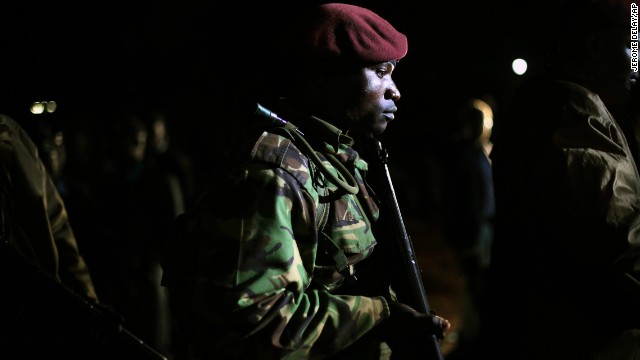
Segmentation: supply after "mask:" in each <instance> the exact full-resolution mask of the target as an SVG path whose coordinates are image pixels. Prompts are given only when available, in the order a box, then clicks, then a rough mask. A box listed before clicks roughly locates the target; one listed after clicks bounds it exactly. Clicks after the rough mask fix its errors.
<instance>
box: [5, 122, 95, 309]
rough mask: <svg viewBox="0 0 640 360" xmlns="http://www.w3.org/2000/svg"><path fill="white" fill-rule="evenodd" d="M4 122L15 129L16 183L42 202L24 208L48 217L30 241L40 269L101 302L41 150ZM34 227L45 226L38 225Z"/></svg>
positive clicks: (18, 129)
mask: <svg viewBox="0 0 640 360" xmlns="http://www.w3.org/2000/svg"><path fill="white" fill-rule="evenodd" d="M2 120H3V121H4V122H5V123H7V124H8V125H9V126H10V127H11V130H12V132H13V136H14V146H15V157H16V158H15V160H16V162H17V167H18V168H19V169H20V170H19V171H17V172H15V173H14V175H15V176H16V179H15V180H16V181H21V182H23V184H22V186H23V187H22V189H27V190H25V192H28V193H29V194H32V195H33V196H32V197H33V198H34V199H38V200H37V201H36V203H35V204H34V203H32V202H31V201H30V202H29V205H25V204H23V206H25V207H29V211H31V212H32V216H35V215H36V214H38V215H39V214H42V215H43V217H46V219H45V220H44V221H45V224H46V225H47V226H34V228H37V229H38V230H34V232H33V234H36V235H34V236H33V238H31V239H30V241H31V242H33V243H34V245H32V246H33V247H34V248H35V249H34V250H35V252H36V253H37V254H38V256H39V258H38V262H39V264H40V266H41V267H42V268H43V269H44V270H45V271H47V272H48V273H50V274H51V275H53V276H54V277H59V279H60V281H61V282H62V283H63V284H64V285H66V286H67V287H69V288H70V289H72V290H73V291H75V292H77V293H78V294H79V295H82V296H84V297H86V298H87V299H90V300H93V301H98V296H97V295H96V291H95V288H94V284H93V281H92V279H91V275H90V273H89V269H88V267H87V264H86V263H85V261H84V258H83V257H82V255H81V254H80V252H79V250H78V243H77V240H76V237H75V235H74V232H73V230H72V227H71V224H70V223H69V217H68V214H67V210H66V207H65V204H64V202H63V199H62V197H61V196H60V193H59V192H58V190H57V188H56V186H55V184H54V183H53V180H52V179H51V177H50V176H49V174H48V172H47V169H46V168H45V166H44V164H43V162H42V160H41V158H40V157H39V155H38V151H37V146H36V145H35V144H34V143H33V141H32V140H31V138H30V137H29V135H28V134H27V132H26V131H25V130H24V129H23V128H22V127H20V126H19V125H18V124H17V123H16V122H15V121H13V120H12V119H10V118H7V117H3V118H2ZM16 196H20V195H16ZM45 212H46V214H45ZM33 224H42V223H41V222H36V221H34V222H33ZM46 227H49V228H50V229H46ZM31 230H32V229H29V231H31ZM36 243H37V245H35V244H36Z"/></svg>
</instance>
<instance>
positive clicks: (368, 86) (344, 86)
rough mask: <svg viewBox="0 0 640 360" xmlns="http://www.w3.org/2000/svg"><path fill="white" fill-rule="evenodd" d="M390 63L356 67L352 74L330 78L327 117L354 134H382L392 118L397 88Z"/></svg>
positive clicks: (392, 66) (326, 104) (393, 67)
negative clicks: (356, 70)
mask: <svg viewBox="0 0 640 360" xmlns="http://www.w3.org/2000/svg"><path fill="white" fill-rule="evenodd" d="M394 69H395V65H394V63H392V62H384V63H381V64H377V65H374V66H370V67H365V68H362V69H359V70H358V72H356V73H355V74H353V75H348V76H339V77H333V78H331V79H329V82H328V88H327V89H326V90H327V96H326V98H325V101H326V103H325V106H326V108H327V109H330V110H329V112H330V113H329V114H327V116H329V118H328V119H331V120H334V119H335V121H337V122H338V123H337V124H336V125H337V126H339V127H341V128H343V129H344V130H349V131H353V132H356V133H364V134H367V133H373V134H381V133H382V132H384V130H385V129H386V127H387V123H388V122H389V121H391V120H393V119H394V113H395V112H396V110H397V107H396V104H395V103H396V101H398V100H400V91H399V90H398V88H397V87H396V84H395V83H394V81H393V79H392V78H391V74H392V73H393V70H394Z"/></svg>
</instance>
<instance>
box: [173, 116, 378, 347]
mask: <svg viewBox="0 0 640 360" xmlns="http://www.w3.org/2000/svg"><path fill="white" fill-rule="evenodd" d="M320 122H321V121H320ZM284 135H286V134H277V133H273V132H266V131H265V132H263V133H261V134H259V135H258V139H257V141H256V140H255V137H254V138H253V140H251V141H250V142H249V143H247V144H245V146H241V147H238V148H235V150H236V153H237V154H240V158H241V159H242V160H238V161H237V162H235V163H236V164H239V165H238V166H236V167H235V168H234V169H233V170H232V171H231V172H230V176H229V177H228V178H227V179H226V180H224V182H223V183H216V184H214V186H213V191H211V192H210V193H208V194H207V195H205V196H204V197H202V198H201V200H200V202H199V204H198V205H197V206H196V207H195V209H193V210H192V211H190V212H188V213H187V214H185V216H183V217H182V218H181V219H180V221H179V223H180V227H181V229H182V230H183V235H184V236H183V237H182V240H183V241H186V242H187V243H189V244H190V245H189V246H187V248H189V249H190V250H189V251H187V252H184V251H182V252H181V251H180V250H175V249H174V250H175V251H174V250H171V252H170V254H169V256H170V257H169V259H168V261H167V263H166V264H165V266H164V270H165V277H164V279H163V283H164V284H165V285H166V286H167V287H168V288H169V290H170V291H172V293H171V298H172V299H174V302H175V304H176V307H174V311H176V314H177V315H178V318H179V319H183V320H184V319H187V322H186V323H183V325H186V326H187V329H188V330H187V331H188V336H189V337H190V338H191V339H192V340H193V344H192V345H193V346H194V349H195V352H196V353H197V354H198V355H199V357H198V358H203V359H209V358H221V357H222V358H243V359H244V358H247V359H248V358H260V359H271V358H283V359H284V358H286V359H306V358H322V357H325V356H327V355H330V354H333V353H335V352H337V351H339V350H341V349H344V348H345V347H347V346H349V345H350V344H352V343H353V342H354V341H355V340H357V339H359V338H360V337H361V336H362V335H364V334H365V333H367V332H368V331H370V330H371V329H372V328H373V327H375V326H376V325H377V324H378V323H380V322H381V320H382V319H383V318H385V317H387V316H388V315H389V309H388V305H387V302H386V300H385V299H384V298H383V297H366V296H359V295H338V294H337V293H336V291H335V290H336V289H339V288H340V286H341V284H342V282H343V281H344V276H342V275H341V274H340V273H338V272H337V271H336V264H335V262H333V260H332V257H331V256H330V255H328V254H330V253H331V251H332V250H331V247H332V246H333V245H331V244H335V247H337V248H339V249H341V250H342V251H343V252H344V254H345V255H346V257H347V259H348V262H349V264H355V263H357V262H359V261H360V260H362V259H364V258H366V257H368V256H369V255H370V254H371V252H372V250H373V248H374V246H375V244H376V240H375V238H374V236H373V234H372V231H371V223H370V221H371V220H375V219H377V217H378V207H377V205H376V203H375V201H373V199H372V198H371V196H369V192H368V191H367V187H366V185H365V183H364V181H363V174H364V173H366V170H367V163H366V162H365V161H364V160H363V159H361V158H360V157H359V155H358V153H357V152H355V151H354V150H353V149H352V148H351V147H350V146H351V142H352V140H350V138H349V137H348V136H344V135H342V136H334V137H332V138H334V139H340V140H337V141H334V143H333V144H331V143H324V144H323V146H324V147H325V148H324V149H322V152H316V154H317V155H318V157H319V158H320V159H321V160H322V161H323V163H324V164H325V166H327V168H328V169H329V171H331V172H333V173H334V174H337V172H336V169H335V168H334V167H332V166H331V165H330V163H329V162H327V158H326V157H325V155H323V154H327V153H329V154H334V155H335V157H336V158H338V159H339V160H340V162H341V163H342V164H344V165H345V167H346V168H347V169H349V171H350V172H351V173H352V175H353V176H354V178H355V179H356V181H357V183H358V188H359V191H358V194H357V195H351V194H348V193H346V192H342V191H340V190H339V189H338V188H337V187H336V186H335V185H334V184H332V183H330V182H328V181H327V180H326V179H325V177H324V176H323V174H321V173H320V171H318V168H317V166H316V165H315V164H314V163H313V162H311V161H309V158H308V157H307V156H305V155H304V154H303V153H302V152H301V151H300V149H299V147H298V146H297V145H299V144H296V143H295V142H294V141H292V140H291V139H290V138H288V137H287V136H284ZM319 201H322V202H328V204H329V206H328V207H326V211H329V216H328V218H327V219H326V221H322V219H320V218H319V217H320V215H319V214H318V209H319V208H322V207H321V206H319ZM318 227H321V228H323V229H324V231H323V233H324V234H326V235H328V238H330V239H331V244H328V245H327V241H328V240H323V239H322V237H321V236H319V235H318V234H319V231H318V230H319V229H318ZM323 241H324V243H323ZM183 249H184V248H183ZM171 258H173V260H174V261H173V262H172V261H171ZM176 259H177V261H175V260H176ZM192 259H195V260H192ZM172 263H173V265H172ZM176 264H178V266H177V267H176ZM179 264H182V265H184V264H191V265H192V266H191V267H189V268H188V269H187V268H185V267H184V266H183V267H182V268H180V265H179ZM187 294H189V295H187ZM185 295H186V296H185Z"/></svg>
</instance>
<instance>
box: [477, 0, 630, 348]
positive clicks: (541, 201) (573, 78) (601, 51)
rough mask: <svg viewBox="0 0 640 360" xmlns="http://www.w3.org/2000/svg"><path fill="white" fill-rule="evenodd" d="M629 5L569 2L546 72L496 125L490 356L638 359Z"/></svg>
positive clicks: (602, 0) (616, 0)
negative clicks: (629, 107)
mask: <svg viewBox="0 0 640 360" xmlns="http://www.w3.org/2000/svg"><path fill="white" fill-rule="evenodd" d="M631 6H632V5H631V2H629V1H620V0H612V1H606V0H592V1H587V0H567V1H563V2H562V3H561V4H560V7H559V10H558V12H557V15H558V18H557V25H558V28H557V31H555V32H554V34H555V35H557V36H555V37H554V38H553V39H552V40H551V41H550V43H549V44H550V50H549V52H548V54H547V55H548V57H546V58H545V60H546V61H545V65H546V71H545V72H544V73H543V74H540V75H538V76H534V77H532V78H529V79H527V80H526V81H525V82H524V83H523V84H522V85H521V86H520V88H519V89H518V90H517V92H516V93H515V94H514V96H513V98H512V100H511V103H510V106H509V109H508V113H507V114H506V116H505V117H503V118H502V119H501V122H499V123H497V124H496V127H495V132H494V135H495V136H494V139H493V142H494V148H493V151H492V156H491V158H492V166H493V174H494V185H495V196H496V224H495V236H494V243H493V247H492V257H491V267H490V270H489V271H490V277H489V280H488V283H487V284H488V285H487V296H486V302H485V309H484V310H483V314H485V315H486V316H490V317H491V318H490V319H491V321H489V320H488V318H487V317H486V316H485V317H484V318H483V319H484V321H483V327H482V329H481V332H480V333H481V336H482V337H483V339H482V341H481V343H482V344H483V351H482V354H483V355H484V356H488V357H497V358H510V359H587V360H589V359H608V360H611V359H627V360H628V359H640V330H639V329H640V308H639V307H638V304H639V302H638V301H640V276H639V274H638V269H640V258H639V257H638V256H639V251H640V177H639V176H638V169H637V166H636V160H637V159H634V156H633V154H632V151H631V150H630V147H629V141H630V140H631V138H630V136H632V134H629V133H628V132H627V133H625V131H624V130H623V129H624V127H623V124H624V122H625V121H626V118H627V115H625V110H624V109H625V107H626V106H627V105H626V104H627V103H628V101H629V94H630V88H631V83H632V82H633V81H632V80H633V79H632V78H633V77H635V76H636V75H637V73H634V72H633V71H632V69H631V60H630V51H629V47H630V34H631V31H630V19H631ZM636 106H637V104H636ZM505 322H511V323H512V328H510V329H509V330H505V329H504V326H503V324H504V323H505Z"/></svg>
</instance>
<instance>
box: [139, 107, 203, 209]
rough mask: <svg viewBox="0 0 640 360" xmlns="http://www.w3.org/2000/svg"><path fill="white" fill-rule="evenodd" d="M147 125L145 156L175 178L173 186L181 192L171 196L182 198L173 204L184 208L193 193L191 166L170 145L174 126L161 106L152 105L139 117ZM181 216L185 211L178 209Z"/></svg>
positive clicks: (186, 159)
mask: <svg viewBox="0 0 640 360" xmlns="http://www.w3.org/2000/svg"><path fill="white" fill-rule="evenodd" d="M141 116H142V117H143V120H144V122H145V124H146V126H147V130H148V137H149V138H148V141H147V156H148V157H149V159H150V161H153V162H154V163H155V166H157V167H158V168H159V169H161V170H162V171H165V172H166V173H167V174H170V175H172V176H174V177H175V180H176V181H177V183H176V185H175V186H179V188H180V189H178V190H176V191H175V192H174V194H176V195H181V196H182V197H183V198H182V199H176V200H175V202H176V203H181V204H184V206H187V204H189V203H190V202H191V200H193V199H192V198H193V196H194V194H193V193H194V191H195V179H194V164H193V161H192V160H191V158H190V157H189V156H188V155H187V154H186V153H185V152H183V151H182V150H181V149H180V148H178V147H176V144H175V143H174V142H173V138H172V135H173V131H174V129H173V127H172V126H171V125H172V124H171V122H170V121H169V117H168V116H169V115H168V114H167V112H166V111H165V110H163V109H162V108H160V107H157V106H152V107H150V108H148V109H147V110H145V111H144V112H143V114H142V115H141ZM177 211H178V212H179V213H182V212H183V211H184V209H182V208H181V209H177Z"/></svg>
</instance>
